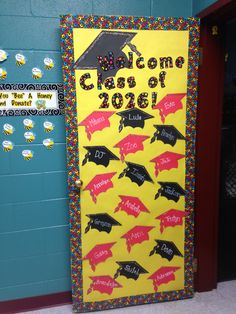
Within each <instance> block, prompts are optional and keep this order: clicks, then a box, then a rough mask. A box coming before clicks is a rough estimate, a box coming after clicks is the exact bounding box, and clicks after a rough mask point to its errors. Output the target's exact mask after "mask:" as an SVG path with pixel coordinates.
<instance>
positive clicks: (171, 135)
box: [151, 125, 185, 146]
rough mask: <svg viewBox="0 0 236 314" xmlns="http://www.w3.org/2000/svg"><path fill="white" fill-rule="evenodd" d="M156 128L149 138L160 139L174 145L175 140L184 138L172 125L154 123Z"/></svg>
mask: <svg viewBox="0 0 236 314" xmlns="http://www.w3.org/2000/svg"><path fill="white" fill-rule="evenodd" d="M154 127H155V128H156V129H157V130H156V132H155V133H154V134H153V137H152V138H151V143H153V142H154V141H158V140H159V141H162V142H163V143H164V144H169V145H171V146H175V144H176V141H177V140H185V137H184V136H183V135H182V134H181V133H180V132H179V131H178V130H177V129H176V127H175V126H173V125H154Z"/></svg>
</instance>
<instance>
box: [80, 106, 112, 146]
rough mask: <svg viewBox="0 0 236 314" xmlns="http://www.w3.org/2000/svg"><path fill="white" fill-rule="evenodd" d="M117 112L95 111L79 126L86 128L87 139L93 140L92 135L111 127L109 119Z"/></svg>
mask: <svg viewBox="0 0 236 314" xmlns="http://www.w3.org/2000/svg"><path fill="white" fill-rule="evenodd" d="M114 113H115V111H94V112H92V113H91V114H90V115H88V116H87V118H85V119H84V120H83V121H81V122H80V123H79V126H85V131H86V133H87V137H88V139H89V140H91V137H92V134H93V133H94V132H97V131H102V130H103V129H105V128H109V127H110V122H109V118H110V117H111V116H112V115H113V114H114Z"/></svg>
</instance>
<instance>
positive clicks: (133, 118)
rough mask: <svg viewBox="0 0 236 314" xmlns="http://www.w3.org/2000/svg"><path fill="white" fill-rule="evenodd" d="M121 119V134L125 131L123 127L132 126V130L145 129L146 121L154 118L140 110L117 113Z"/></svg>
mask: <svg viewBox="0 0 236 314" xmlns="http://www.w3.org/2000/svg"><path fill="white" fill-rule="evenodd" d="M117 115H118V116H120V117H121V120H120V125H119V132H121V131H122V130H123V127H126V126H130V127H132V128H141V129H143V128H144V125H145V120H148V119H152V118H154V116H152V115H150V114H148V113H147V112H145V111H142V110H140V109H136V108H133V109H128V110H125V111H121V112H118V113H117Z"/></svg>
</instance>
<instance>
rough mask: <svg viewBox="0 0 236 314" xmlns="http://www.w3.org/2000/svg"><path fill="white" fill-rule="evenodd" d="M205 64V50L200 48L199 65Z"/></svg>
mask: <svg viewBox="0 0 236 314" xmlns="http://www.w3.org/2000/svg"><path fill="white" fill-rule="evenodd" d="M202 63H203V48H202V47H199V65H202Z"/></svg>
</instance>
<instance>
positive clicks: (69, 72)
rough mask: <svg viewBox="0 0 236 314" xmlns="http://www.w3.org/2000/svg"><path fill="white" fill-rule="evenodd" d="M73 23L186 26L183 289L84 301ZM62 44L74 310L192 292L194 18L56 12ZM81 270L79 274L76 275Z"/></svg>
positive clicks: (180, 296) (122, 26)
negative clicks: (84, 14) (77, 188)
mask: <svg viewBox="0 0 236 314" xmlns="http://www.w3.org/2000/svg"><path fill="white" fill-rule="evenodd" d="M73 28H97V29H132V30H134V29H139V30H145V29H146V30H148V29H153V30H177V31H181V30H189V66H188V87H187V121H186V199H185V200H186V202H185V203H186V208H185V210H186V213H187V214H188V216H187V217H186V228H185V289H184V290H179V291H170V292H163V293H153V294H147V295H139V296H130V297H125V298H119V299H113V300H109V301H102V302H87V303H84V302H83V295H82V287H83V283H82V261H81V259H82V255H81V230H80V197H79V193H78V191H76V187H75V184H74V183H75V181H76V180H77V179H78V178H79V160H78V134H77V112H76V100H75V97H76V95H75V73H74V69H73V68H72V65H73V63H74V58H73V38H72V37H73V33H72V31H73ZM61 38H62V41H61V47H62V54H63V78H64V94H65V103H66V136H67V156H68V157H67V158H68V185H69V196H70V230H71V265H72V295H73V310H74V312H88V311H95V310H106V309H112V308H118V307H124V306H132V305H138V304H147V303H156V302H161V301H170V300H174V299H185V298H189V297H192V296H193V292H194V289H193V267H192V264H193V233H194V188H195V138H196V126H195V125H196V110H197V70H198V42H199V19H196V18H188V19H184V18H154V17H150V18H148V17H125V16H109V17H108V16H89V15H87V16H75V17H73V16H71V15H65V16H62V17H61ZM78 274H80V276H78Z"/></svg>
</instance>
